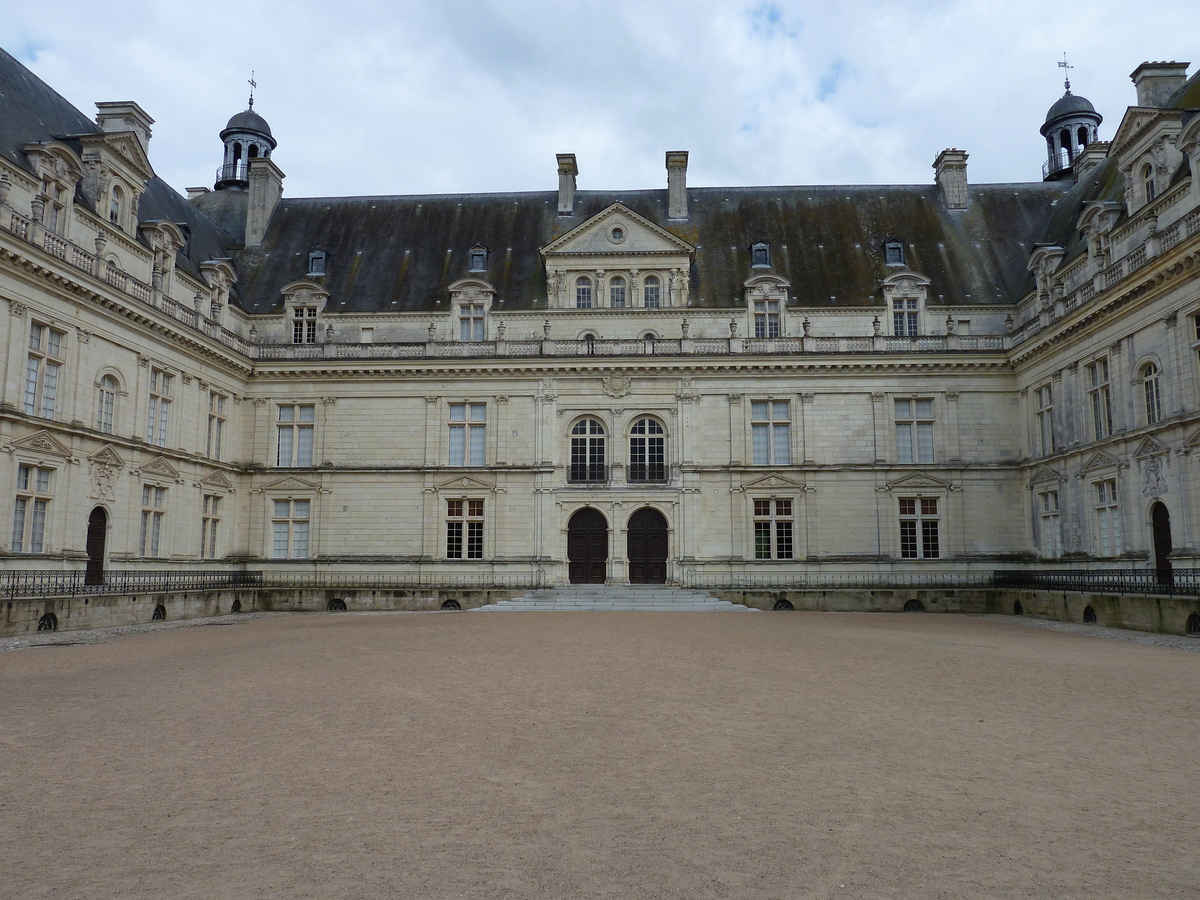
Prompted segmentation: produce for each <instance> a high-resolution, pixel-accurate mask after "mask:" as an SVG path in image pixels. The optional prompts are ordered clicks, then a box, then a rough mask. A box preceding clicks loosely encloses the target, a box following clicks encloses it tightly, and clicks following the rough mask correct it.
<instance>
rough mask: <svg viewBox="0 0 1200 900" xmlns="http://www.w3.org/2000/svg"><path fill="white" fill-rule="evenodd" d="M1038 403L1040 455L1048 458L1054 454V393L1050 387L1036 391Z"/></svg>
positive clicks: (1038, 448) (1044, 386)
mask: <svg viewBox="0 0 1200 900" xmlns="http://www.w3.org/2000/svg"><path fill="white" fill-rule="evenodd" d="M1033 396H1034V399H1035V401H1036V402H1037V414H1036V415H1037V441H1038V447H1037V450H1038V454H1039V455H1041V456H1046V455H1047V454H1049V453H1053V452H1054V393H1053V392H1052V391H1051V389H1050V385H1048V384H1044V385H1042V386H1041V387H1040V388H1038V389H1037V390H1035V391H1034V394H1033Z"/></svg>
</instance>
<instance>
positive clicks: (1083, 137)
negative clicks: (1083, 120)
mask: <svg viewBox="0 0 1200 900" xmlns="http://www.w3.org/2000/svg"><path fill="white" fill-rule="evenodd" d="M1076 137H1077V138H1078V139H1079V149H1080V150H1082V149H1083V148H1084V147H1086V146H1087V145H1088V130H1087V126H1086V125H1080V126H1079V132H1078V133H1077V134H1076Z"/></svg>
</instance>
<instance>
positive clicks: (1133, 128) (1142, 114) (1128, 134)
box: [1112, 106, 1162, 149]
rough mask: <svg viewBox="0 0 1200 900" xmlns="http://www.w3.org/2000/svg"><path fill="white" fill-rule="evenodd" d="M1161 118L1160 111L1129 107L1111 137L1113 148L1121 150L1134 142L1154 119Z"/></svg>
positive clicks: (1142, 107)
mask: <svg viewBox="0 0 1200 900" xmlns="http://www.w3.org/2000/svg"><path fill="white" fill-rule="evenodd" d="M1161 117H1162V110H1158V109H1150V108H1148V107H1144V106H1133V107H1130V108H1129V109H1128V110H1127V111H1126V113H1125V116H1124V118H1122V119H1121V124H1120V125H1118V126H1117V132H1116V134H1114V135H1113V138H1112V146H1113V148H1114V149H1116V148H1122V149H1123V148H1124V146H1125V145H1126V144H1128V143H1130V142H1131V141H1134V140H1136V139H1137V138H1138V137H1139V136H1140V135H1141V134H1142V132H1144V131H1145V130H1146V128H1147V126H1149V125H1150V124H1152V123H1153V122H1154V120H1155V119H1158V118H1161Z"/></svg>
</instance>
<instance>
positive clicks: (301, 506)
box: [292, 500, 312, 519]
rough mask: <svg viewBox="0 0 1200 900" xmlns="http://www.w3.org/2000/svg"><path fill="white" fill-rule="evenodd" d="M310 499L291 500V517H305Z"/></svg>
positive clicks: (306, 516)
mask: <svg viewBox="0 0 1200 900" xmlns="http://www.w3.org/2000/svg"><path fill="white" fill-rule="evenodd" d="M311 503H312V501H310V500H295V501H293V513H292V515H293V517H294V518H297V519H307V518H308V509H309V506H310V505H311Z"/></svg>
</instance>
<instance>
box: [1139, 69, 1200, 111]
mask: <svg viewBox="0 0 1200 900" xmlns="http://www.w3.org/2000/svg"><path fill="white" fill-rule="evenodd" d="M1189 65H1190V63H1185V62H1144V63H1142V64H1141V65H1140V66H1138V67H1137V68H1136V69H1134V70H1133V74H1131V75H1130V76H1129V79H1130V81H1132V82H1133V83H1134V85H1135V86H1136V87H1137V105H1138V106H1154V107H1161V106H1162V105H1163V104H1164V103H1166V102H1167V98H1168V97H1170V96H1171V95H1172V94H1173V93H1175V91H1176V90H1178V89H1179V88H1181V87H1183V84H1184V82H1185V81H1187V69H1188V66H1189Z"/></svg>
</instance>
